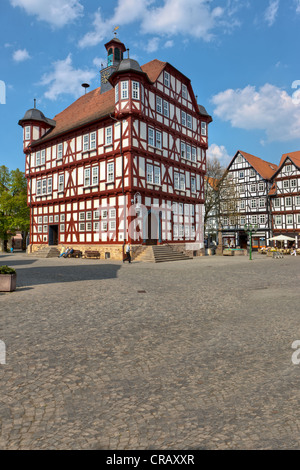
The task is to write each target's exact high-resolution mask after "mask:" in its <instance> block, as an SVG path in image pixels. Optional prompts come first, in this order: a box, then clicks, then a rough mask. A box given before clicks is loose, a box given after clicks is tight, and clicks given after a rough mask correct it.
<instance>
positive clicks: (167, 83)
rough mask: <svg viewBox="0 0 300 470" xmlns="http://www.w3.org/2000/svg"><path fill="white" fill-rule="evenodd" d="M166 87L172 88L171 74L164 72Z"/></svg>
mask: <svg viewBox="0 0 300 470" xmlns="http://www.w3.org/2000/svg"><path fill="white" fill-rule="evenodd" d="M164 85H165V86H167V87H169V86H170V74H169V73H168V72H164Z"/></svg>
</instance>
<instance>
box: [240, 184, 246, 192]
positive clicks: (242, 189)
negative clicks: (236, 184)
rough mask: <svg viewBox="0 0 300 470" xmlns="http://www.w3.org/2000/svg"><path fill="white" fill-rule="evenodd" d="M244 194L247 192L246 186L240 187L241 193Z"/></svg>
mask: <svg viewBox="0 0 300 470" xmlns="http://www.w3.org/2000/svg"><path fill="white" fill-rule="evenodd" d="M244 192H245V185H244V184H241V185H240V193H244Z"/></svg>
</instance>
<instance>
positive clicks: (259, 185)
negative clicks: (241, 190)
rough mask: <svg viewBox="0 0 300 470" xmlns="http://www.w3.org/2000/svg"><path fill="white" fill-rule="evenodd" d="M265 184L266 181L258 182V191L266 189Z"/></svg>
mask: <svg viewBox="0 0 300 470" xmlns="http://www.w3.org/2000/svg"><path fill="white" fill-rule="evenodd" d="M264 189H265V185H264V183H258V191H264Z"/></svg>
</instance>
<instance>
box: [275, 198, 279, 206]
mask: <svg viewBox="0 0 300 470" xmlns="http://www.w3.org/2000/svg"><path fill="white" fill-rule="evenodd" d="M274 207H280V199H279V198H278V197H277V198H276V199H274Z"/></svg>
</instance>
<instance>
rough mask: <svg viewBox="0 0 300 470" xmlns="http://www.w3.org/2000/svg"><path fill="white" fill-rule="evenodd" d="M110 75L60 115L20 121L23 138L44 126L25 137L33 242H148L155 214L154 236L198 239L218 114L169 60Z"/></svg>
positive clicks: (125, 63) (124, 67) (130, 65)
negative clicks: (208, 110)
mask: <svg viewBox="0 0 300 470" xmlns="http://www.w3.org/2000/svg"><path fill="white" fill-rule="evenodd" d="M117 44H118V42H116V46H117ZM121 44H122V43H121ZM123 46H124V45H122V49H124V47H125V46H124V47H123ZM107 69H109V67H108V68H107ZM107 69H105V70H106V71H107ZM108 81H109V84H107V83H106V89H105V92H101V88H97V89H95V90H93V91H91V92H89V93H87V94H86V95H84V96H82V97H81V98H79V99H78V100H77V101H75V102H74V103H73V104H72V105H71V106H69V107H68V108H67V109H66V110H64V111H62V112H61V113H60V114H58V115H57V116H56V117H55V118H54V120H49V119H47V118H45V117H44V115H42V113H41V115H40V121H35V122H34V123H33V121H32V120H30V119H27V118H26V116H27V117H31V114H29V115H28V114H27V113H28V112H27V113H26V114H25V116H24V118H23V119H22V120H21V121H20V122H19V123H20V125H22V127H23V128H24V139H25V135H26V137H28V136H29V134H30V136H32V135H33V134H34V129H33V127H34V128H35V132H37V131H36V128H37V127H38V124H37V123H38V122H40V127H41V129H43V130H41V129H40V130H39V132H38V133H37V134H36V135H37V138H36V139H32V140H30V142H27V141H25V140H24V149H25V150H26V176H27V178H28V204H29V205H30V206H31V233H30V244H31V246H33V247H35V246H38V245H48V244H57V245H68V246H74V247H76V246H77V247H79V246H83V247H85V246H93V247H97V248H99V249H100V248H101V247H105V249H107V250H108V251H109V247H110V246H119V247H122V246H123V245H124V243H125V242H127V241H130V242H131V243H133V244H141V243H147V238H148V231H147V228H146V229H145V227H147V224H149V223H150V219H151V224H152V223H153V225H155V224H156V225H155V227H156V229H155V230H156V233H154V236H153V237H152V238H153V239H152V242H153V240H156V242H157V243H174V244H178V243H184V242H187V241H188V242H191V243H192V242H194V241H195V231H196V228H195V227H196V224H198V225H199V224H201V220H200V221H199V220H197V217H198V216H197V207H198V206H201V207H202V205H203V204H204V176H205V171H206V150H207V148H208V137H207V127H208V124H209V123H210V122H211V120H212V119H211V117H210V116H209V115H208V114H207V113H206V111H205V109H204V108H203V107H199V106H198V104H197V100H196V98H195V95H194V92H193V89H192V86H191V83H190V80H189V79H188V78H186V77H185V75H183V74H182V73H181V72H179V71H178V70H176V69H175V68H174V67H172V66H171V65H170V64H168V63H165V62H160V61H157V60H154V61H151V62H149V63H148V64H145V65H144V66H142V67H140V66H139V64H138V63H137V62H136V61H134V60H132V59H129V58H128V59H123V60H121V61H120V64H119V65H118V66H116V63H114V68H113V69H112V73H111V75H110V78H109V80H108ZM106 90H107V91H106ZM36 113H40V112H39V111H38V110H36V112H35V114H36ZM43 119H44V120H45V121H43ZM25 128H27V130H26V132H25ZM45 130H47V132H45ZM137 197H138V202H139V205H140V207H142V208H143V211H144V212H143V213H141V211H137V212H136V209H137V206H136V198H137ZM132 205H133V206H134V207H133V208H132ZM153 220H154V222H153ZM132 227H134V230H133V232H132V231H131V228H132ZM146 232H147V233H146ZM152 235H153V234H152Z"/></svg>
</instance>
